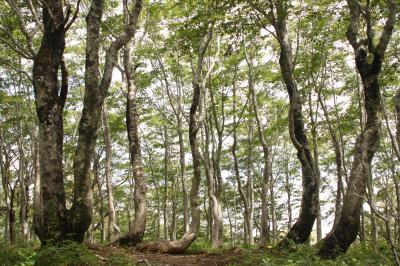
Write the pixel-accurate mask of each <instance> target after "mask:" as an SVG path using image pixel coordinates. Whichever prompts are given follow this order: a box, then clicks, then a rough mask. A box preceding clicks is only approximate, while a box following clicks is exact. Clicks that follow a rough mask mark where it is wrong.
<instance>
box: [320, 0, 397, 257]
mask: <svg viewBox="0 0 400 266" xmlns="http://www.w3.org/2000/svg"><path fill="white" fill-rule="evenodd" d="M347 3H348V8H349V11H350V23H349V27H348V31H347V38H348V40H349V42H350V44H351V45H352V46H353V49H354V53H355V62H356V67H357V70H358V72H359V73H360V76H361V79H362V82H363V89H364V95H365V103H364V105H365V110H366V114H367V120H366V124H365V127H364V129H363V131H362V132H361V134H360V135H359V136H358V137H357V140H356V144H355V151H354V161H353V166H352V169H351V174H350V180H349V184H348V186H347V191H346V194H345V197H344V200H343V208H342V214H341V217H340V219H339V222H338V223H337V225H336V226H335V227H333V228H332V230H331V232H330V233H329V234H328V235H327V236H326V237H325V238H324V241H323V245H322V247H321V249H320V250H319V252H318V254H319V256H321V257H323V258H336V257H337V256H338V255H339V253H340V252H346V251H347V249H348V248H349V247H350V245H351V244H352V243H353V241H354V240H355V239H356V237H357V234H358V231H359V228H360V214H361V210H362V203H363V197H364V195H365V191H366V185H367V184H366V183H365V181H366V180H368V179H369V176H370V175H371V167H372V166H371V161H372V158H373V156H374V154H375V152H376V150H377V149H378V145H379V139H380V132H381V128H380V127H381V118H380V113H381V111H382V105H381V97H380V86H379V81H378V80H379V73H380V71H381V68H382V62H383V59H384V55H385V51H386V48H387V45H388V43H389V40H390V38H391V35H392V31H393V28H394V24H395V21H396V14H397V6H396V3H395V2H394V1H393V0H388V1H387V3H388V10H389V16H388V19H387V20H386V23H385V26H384V29H383V31H382V34H381V36H380V39H379V44H378V45H375V44H374V39H373V37H372V35H371V34H368V39H367V41H368V46H367V47H366V46H365V44H364V43H363V42H362V41H360V38H359V34H360V33H359V24H360V18H361V10H360V6H359V3H357V2H356V1H355V0H348V1H347ZM367 8H368V10H367V11H368V12H367V13H368V14H369V11H370V10H369V6H368V7H367ZM368 32H369V31H368ZM368 56H371V57H372V61H370V60H367V57H368Z"/></svg>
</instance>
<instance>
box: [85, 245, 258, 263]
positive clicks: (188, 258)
mask: <svg viewBox="0 0 400 266" xmlns="http://www.w3.org/2000/svg"><path fill="white" fill-rule="evenodd" d="M92 250H93V252H94V253H95V254H96V256H97V257H98V258H99V260H100V262H101V264H102V265H107V262H108V259H107V257H109V256H112V255H114V256H115V254H116V253H117V254H121V255H123V256H125V257H128V258H131V259H132V261H133V262H135V263H136V265H146V266H194V265H199V266H228V265H251V264H248V263H249V262H248V261H247V260H248V258H246V256H245V254H244V252H243V250H241V249H231V250H225V251H221V252H218V253H208V252H199V253H196V254H179V255H171V254H159V253H139V252H137V251H134V250H124V249H120V248H101V249H97V248H96V249H92Z"/></svg>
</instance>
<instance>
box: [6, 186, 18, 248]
mask: <svg viewBox="0 0 400 266" xmlns="http://www.w3.org/2000/svg"><path fill="white" fill-rule="evenodd" d="M14 200H15V187H14V188H11V187H10V205H9V206H10V207H9V209H8V226H9V234H10V244H11V245H14V244H15V243H16V241H17V231H16V230H15V210H14Z"/></svg>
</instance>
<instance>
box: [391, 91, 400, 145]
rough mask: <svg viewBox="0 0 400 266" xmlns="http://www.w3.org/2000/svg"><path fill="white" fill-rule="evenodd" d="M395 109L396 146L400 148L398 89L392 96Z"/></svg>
mask: <svg viewBox="0 0 400 266" xmlns="http://www.w3.org/2000/svg"><path fill="white" fill-rule="evenodd" d="M393 101H394V105H395V110H396V118H397V119H396V139H397V146H398V149H399V150H400V89H398V90H397V92H396V95H395V97H394V98H393Z"/></svg>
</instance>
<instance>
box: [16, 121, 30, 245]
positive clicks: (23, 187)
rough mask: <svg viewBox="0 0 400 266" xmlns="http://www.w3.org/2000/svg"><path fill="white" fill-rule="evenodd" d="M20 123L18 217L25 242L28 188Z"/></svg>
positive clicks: (27, 231) (27, 234) (27, 230)
mask: <svg viewBox="0 0 400 266" xmlns="http://www.w3.org/2000/svg"><path fill="white" fill-rule="evenodd" d="M22 130H23V129H22V123H20V124H19V137H18V152H19V169H18V175H19V188H20V195H19V203H20V204H19V211H20V212H19V218H20V224H21V229H22V230H21V231H22V236H23V240H24V242H25V243H27V242H28V241H29V226H28V192H29V189H27V188H28V186H27V184H26V182H25V168H26V163H25V162H26V159H25V151H24V140H23V132H22Z"/></svg>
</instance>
